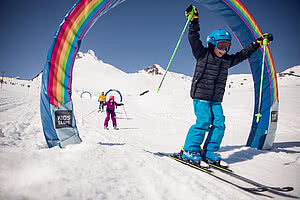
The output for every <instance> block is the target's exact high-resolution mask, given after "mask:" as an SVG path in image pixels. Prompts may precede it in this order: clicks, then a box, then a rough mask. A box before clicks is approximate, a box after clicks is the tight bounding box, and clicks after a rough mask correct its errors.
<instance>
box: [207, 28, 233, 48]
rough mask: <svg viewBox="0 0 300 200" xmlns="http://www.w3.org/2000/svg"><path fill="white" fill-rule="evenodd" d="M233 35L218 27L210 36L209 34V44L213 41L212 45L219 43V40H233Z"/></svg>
mask: <svg viewBox="0 0 300 200" xmlns="http://www.w3.org/2000/svg"><path fill="white" fill-rule="evenodd" d="M231 40H232V37H231V35H230V33H229V32H228V31H226V30H224V29H216V30H214V31H212V32H211V33H210V34H209V35H208V36H207V39H206V41H207V46H208V43H211V44H212V45H215V46H216V45H217V43H218V41H229V42H231Z"/></svg>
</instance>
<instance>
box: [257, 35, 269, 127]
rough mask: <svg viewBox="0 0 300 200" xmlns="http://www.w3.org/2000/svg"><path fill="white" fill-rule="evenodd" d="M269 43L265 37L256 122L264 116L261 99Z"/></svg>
mask: <svg viewBox="0 0 300 200" xmlns="http://www.w3.org/2000/svg"><path fill="white" fill-rule="evenodd" d="M267 44H268V39H267V38H264V39H263V49H264V50H263V60H262V65H261V75H260V88H259V102H258V113H257V114H256V115H255V116H256V123H258V122H259V119H260V118H261V117H262V115H261V114H260V111H261V99H262V85H263V78H264V68H265V55H266V46H267Z"/></svg>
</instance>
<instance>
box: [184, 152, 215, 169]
mask: <svg viewBox="0 0 300 200" xmlns="http://www.w3.org/2000/svg"><path fill="white" fill-rule="evenodd" d="M180 156H181V159H182V160H184V161H187V162H189V163H191V164H193V165H197V166H200V167H205V168H208V167H209V166H208V164H207V163H205V162H201V161H203V158H202V156H201V154H200V153H198V152H193V151H184V150H182V151H181V152H180Z"/></svg>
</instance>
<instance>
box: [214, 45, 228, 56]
mask: <svg viewBox="0 0 300 200" xmlns="http://www.w3.org/2000/svg"><path fill="white" fill-rule="evenodd" d="M214 52H215V54H216V56H218V57H219V58H221V57H222V56H224V55H225V54H226V53H227V51H226V50H219V49H218V48H217V47H215V49H214Z"/></svg>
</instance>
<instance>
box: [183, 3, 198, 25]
mask: <svg viewBox="0 0 300 200" xmlns="http://www.w3.org/2000/svg"><path fill="white" fill-rule="evenodd" d="M192 10H194V14H193V16H192V18H191V19H190V21H191V22H193V21H198V10H197V8H196V7H195V6H193V5H192V4H191V5H189V7H187V8H186V9H185V16H186V17H187V18H188V17H189V16H190V13H191V12H192Z"/></svg>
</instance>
